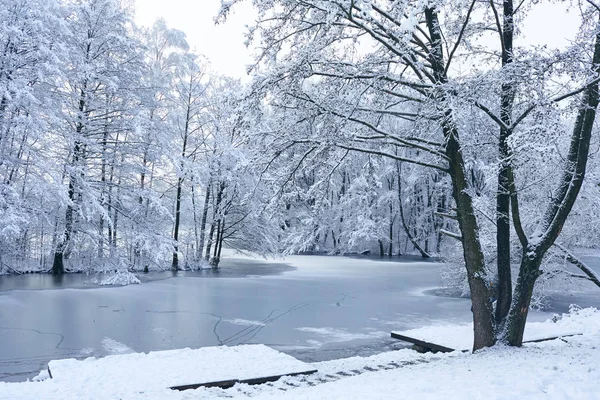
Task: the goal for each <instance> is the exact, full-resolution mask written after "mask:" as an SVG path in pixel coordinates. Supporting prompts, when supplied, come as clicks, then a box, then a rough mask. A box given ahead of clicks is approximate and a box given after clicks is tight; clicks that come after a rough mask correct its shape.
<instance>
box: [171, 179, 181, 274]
mask: <svg viewBox="0 0 600 400" xmlns="http://www.w3.org/2000/svg"><path fill="white" fill-rule="evenodd" d="M182 184H183V178H178V179H177V197H176V198H175V227H174V228H173V242H174V248H173V261H172V263H171V269H173V270H175V271H177V270H178V269H179V242H178V241H179V222H180V219H181V186H182Z"/></svg>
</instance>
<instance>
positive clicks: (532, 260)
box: [504, 247, 543, 346]
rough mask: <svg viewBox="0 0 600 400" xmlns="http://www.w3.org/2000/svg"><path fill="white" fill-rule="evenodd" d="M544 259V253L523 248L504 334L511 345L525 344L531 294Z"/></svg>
mask: <svg viewBox="0 0 600 400" xmlns="http://www.w3.org/2000/svg"><path fill="white" fill-rule="evenodd" d="M542 259H543V255H541V256H540V255H537V254H536V252H535V250H532V249H531V248H528V247H525V248H524V249H523V255H522V259H521V266H520V272H519V279H518V281H517V286H516V287H515V293H514V297H513V301H512V304H511V309H510V311H509V314H508V320H507V324H506V328H505V330H504V335H505V337H506V338H507V340H508V343H509V344H510V345H513V346H521V345H522V344H523V333H524V332H525V323H526V322H527V314H528V313H529V305H530V304H531V296H532V295H533V288H534V286H535V281H536V280H537V278H538V277H539V276H540V275H541V272H540V265H541V263H542Z"/></svg>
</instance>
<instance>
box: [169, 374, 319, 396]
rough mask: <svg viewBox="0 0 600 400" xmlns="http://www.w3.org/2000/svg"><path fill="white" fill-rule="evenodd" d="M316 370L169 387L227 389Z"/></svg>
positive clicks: (181, 389)
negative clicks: (237, 385) (241, 384)
mask: <svg viewBox="0 0 600 400" xmlns="http://www.w3.org/2000/svg"><path fill="white" fill-rule="evenodd" d="M316 372H317V370H316V369H314V370H310V371H305V372H294V373H291V374H283V375H273V376H266V377H262V378H251V379H232V380H227V381H220V382H208V383H194V384H191V385H181V386H173V387H171V388H170V389H172V390H179V391H183V390H190V389H198V388H200V387H220V388H221V389H228V388H230V387H232V386H234V385H235V384H236V383H245V384H248V385H262V384H264V383H267V382H275V381H277V380H279V379H281V378H283V377H284V376H299V375H311V374H314V373H316Z"/></svg>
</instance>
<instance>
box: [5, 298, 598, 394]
mask: <svg viewBox="0 0 600 400" xmlns="http://www.w3.org/2000/svg"><path fill="white" fill-rule="evenodd" d="M557 327H560V328H561V329H562V328H565V327H569V328H570V329H573V330H579V331H581V332H582V333H583V335H580V336H574V337H569V338H565V339H557V340H553V341H549V342H543V343H532V344H528V345H526V346H524V347H523V348H520V349H515V348H507V347H496V348H493V349H488V350H484V351H480V352H477V353H476V354H469V353H461V352H454V353H448V354H435V355H433V354H418V353H416V352H414V351H412V350H407V349H404V350H399V351H394V352H386V353H382V354H378V355H375V356H371V357H353V358H348V359H341V360H333V361H326V362H321V363H313V364H312V365H313V366H314V367H315V368H317V369H318V370H319V372H318V373H317V374H316V375H314V376H308V377H287V378H282V379H281V380H279V381H277V382H274V383H272V384H266V385H258V386H249V385H246V384H237V385H236V386H234V387H232V388H230V389H218V388H210V389H206V388H200V389H196V390H188V391H184V392H177V391H172V390H170V389H168V388H167V387H166V386H167V385H168V383H166V382H165V385H164V386H161V384H160V382H161V380H164V377H163V376H162V374H161V373H160V371H158V372H156V371H151V370H148V374H150V375H152V376H146V377H143V379H142V378H140V379H138V380H136V379H132V378H131V376H140V374H131V373H128V372H127V371H126V370H123V371H122V376H123V378H125V379H119V376H118V375H117V376H116V377H112V378H110V379H108V378H107V377H106V376H103V374H102V371H98V374H96V375H95V376H89V375H85V376H84V378H85V379H83V381H82V379H81V377H78V376H76V375H77V372H76V371H73V372H72V374H73V375H74V376H73V378H72V379H69V377H68V376H67V377H61V379H47V377H46V379H43V378H44V376H43V375H42V376H41V377H40V379H43V380H41V381H37V382H26V383H1V382H0V398H1V399H12V400H20V399H45V400H58V399H60V400H71V399H116V398H119V399H139V400H144V399H146V400H158V399H164V400H171V399H172V400H179V399H215V398H233V399H244V398H256V399H284V400H285V399H298V400H299V399H382V398H392V399H394V398H407V399H432V400H433V399H435V400H439V399H461V400H462V399H485V400H496V399H497V400H500V399H552V400H554V399H577V400H587V399H590V400H591V399H600V387H599V386H598V382H599V381H600V367H599V366H598V360H599V359H600V312H599V311H598V310H596V309H592V308H588V309H583V310H574V311H573V312H571V313H570V314H568V315H563V316H561V317H559V318H554V319H553V320H549V321H547V322H546V323H544V324H538V329H539V331H540V332H542V333H544V334H545V335H547V336H552V335H553V334H555V332H556V329H557ZM451 329H452V328H449V327H441V326H438V328H437V330H438V331H439V332H438V334H439V335H442V334H443V333H444V332H446V333H447V334H449V335H452V334H453V333H452V332H451ZM225 350H226V351H230V350H228V349H225ZM168 353H169V352H167V354H168ZM217 353H218V352H215V354H214V355H213V356H211V355H210V354H208V353H207V354H206V355H205V357H204V359H203V360H202V361H201V362H202V363H205V365H207V366H211V365H214V366H215V367H214V368H215V369H218V365H219V362H220V360H219V358H218V357H217V356H216V354H217ZM134 356H136V357H144V356H143V355H134ZM127 357H130V356H125V357H124V358H123V359H124V360H125V359H126V358H127ZM118 359H119V357H118V356H114V357H112V358H111V359H110V361H111V363H113V364H114V365H112V366H111V368H114V369H115V370H116V371H118V370H119V369H118V368H119V365H118V363H117V362H116V361H117V360H118ZM115 363H116V364H115ZM162 365H163V367H164V369H165V371H177V370H178V368H181V366H178V364H177V360H176V358H174V359H167V358H165V360H164V363H163V364H162ZM246 368H247V369H249V370H252V368H253V366H252V365H249V366H247V367H246ZM189 373H190V371H182V372H181V374H182V375H183V374H188V375H189ZM250 373H252V371H250ZM153 374H156V376H154V375H153ZM166 375H167V374H165V376H166ZM127 377H129V379H126V378H127ZM149 380H152V381H153V383H152V384H148V381H149Z"/></svg>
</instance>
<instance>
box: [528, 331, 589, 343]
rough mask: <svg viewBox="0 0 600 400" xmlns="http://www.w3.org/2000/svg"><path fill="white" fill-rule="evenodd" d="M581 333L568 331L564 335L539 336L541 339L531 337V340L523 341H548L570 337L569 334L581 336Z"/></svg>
mask: <svg viewBox="0 0 600 400" xmlns="http://www.w3.org/2000/svg"><path fill="white" fill-rule="evenodd" d="M581 335H583V333H569V334H566V335H558V336H551V337H547V338H541V339H532V340H525V341H523V343H540V342H548V341H550V340H555V339H562V338H564V337H571V336H581Z"/></svg>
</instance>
